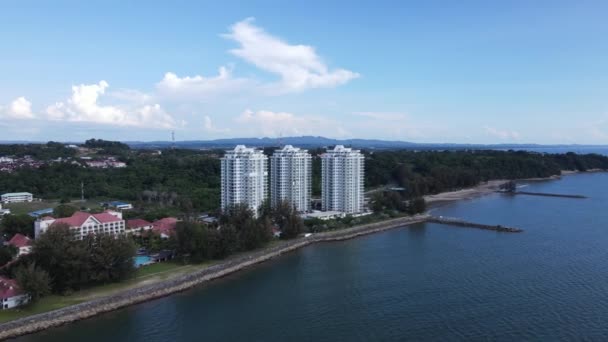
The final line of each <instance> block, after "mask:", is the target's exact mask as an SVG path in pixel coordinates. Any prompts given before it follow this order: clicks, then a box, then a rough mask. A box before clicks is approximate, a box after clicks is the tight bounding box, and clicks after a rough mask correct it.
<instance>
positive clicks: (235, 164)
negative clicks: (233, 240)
mask: <svg viewBox="0 0 608 342" xmlns="http://www.w3.org/2000/svg"><path fill="white" fill-rule="evenodd" d="M267 187H268V157H266V155H264V153H263V152H262V151H260V150H256V149H253V148H247V147H245V146H243V145H238V146H237V147H235V148H234V150H230V151H226V154H225V155H224V157H222V193H221V197H222V210H226V209H228V208H230V207H232V206H234V205H237V204H246V205H247V206H249V208H251V210H252V211H253V212H254V213H255V214H257V211H258V209H259V207H260V206H261V205H262V203H263V202H264V200H265V199H266V198H267V192H268V189H267Z"/></svg>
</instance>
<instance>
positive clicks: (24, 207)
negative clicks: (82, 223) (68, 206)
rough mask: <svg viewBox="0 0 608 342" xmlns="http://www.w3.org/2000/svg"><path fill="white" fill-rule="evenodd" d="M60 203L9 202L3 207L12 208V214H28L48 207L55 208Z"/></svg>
mask: <svg viewBox="0 0 608 342" xmlns="http://www.w3.org/2000/svg"><path fill="white" fill-rule="evenodd" d="M58 205H59V201H52V200H51V201H46V200H45V201H40V202H23V203H9V204H4V205H3V207H5V208H7V209H10V210H11V214H13V215H19V214H27V213H29V212H32V211H36V210H41V209H46V208H55V207H56V206H58Z"/></svg>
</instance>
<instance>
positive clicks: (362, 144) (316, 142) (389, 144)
mask: <svg viewBox="0 0 608 342" xmlns="http://www.w3.org/2000/svg"><path fill="white" fill-rule="evenodd" d="M125 143H126V144H128V145H129V146H131V147H134V148H160V149H162V148H167V147H170V146H172V145H173V144H175V147H179V148H193V149H210V148H231V147H234V146H236V145H246V146H251V147H276V146H283V145H294V146H298V147H305V148H315V147H325V146H334V145H345V146H351V147H356V148H375V149H416V150H437V149H446V150H448V149H450V150H451V149H531V148H532V149H535V148H565V147H577V148H580V147H589V146H590V145H540V144H487V145H484V144H452V143H413V142H408V141H397V140H379V139H331V138H325V137H320V136H301V137H282V138H268V137H265V138H230V139H216V140H191V141H176V142H175V143H172V142H170V141H150V142H139V141H125ZM592 147H606V146H592Z"/></svg>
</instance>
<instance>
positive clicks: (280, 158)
mask: <svg viewBox="0 0 608 342" xmlns="http://www.w3.org/2000/svg"><path fill="white" fill-rule="evenodd" d="M311 186H312V158H311V157H310V154H309V153H308V151H307V150H301V149H299V148H297V147H293V146H291V145H287V146H285V147H283V148H282V149H280V150H276V151H275V152H274V154H273V155H272V157H270V203H271V205H272V206H276V205H277V204H279V202H280V201H286V202H288V203H290V204H291V205H293V206H294V207H295V208H296V210H297V211H299V212H305V211H308V210H310V192H311Z"/></svg>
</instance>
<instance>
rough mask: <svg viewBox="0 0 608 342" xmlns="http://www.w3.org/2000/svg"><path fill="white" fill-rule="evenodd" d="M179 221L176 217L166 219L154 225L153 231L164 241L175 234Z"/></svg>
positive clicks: (157, 221)
mask: <svg viewBox="0 0 608 342" xmlns="http://www.w3.org/2000/svg"><path fill="white" fill-rule="evenodd" d="M177 222H178V220H177V219H176V218H175V217H165V218H162V219H160V220H156V221H154V222H153V223H152V231H153V232H155V233H157V234H159V235H160V237H161V238H162V239H168V238H169V237H170V236H171V235H173V234H175V228H177Z"/></svg>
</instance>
